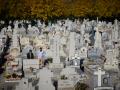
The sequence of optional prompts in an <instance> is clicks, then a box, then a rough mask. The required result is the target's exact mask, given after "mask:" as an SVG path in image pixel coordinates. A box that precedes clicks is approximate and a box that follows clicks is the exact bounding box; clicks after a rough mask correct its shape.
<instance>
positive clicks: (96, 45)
mask: <svg viewBox="0 0 120 90" xmlns="http://www.w3.org/2000/svg"><path fill="white" fill-rule="evenodd" d="M94 39H95V43H94V48H99V49H102V39H101V34H100V32H99V30H98V27H96V33H95V37H94Z"/></svg>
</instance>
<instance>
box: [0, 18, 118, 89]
mask: <svg viewBox="0 0 120 90" xmlns="http://www.w3.org/2000/svg"><path fill="white" fill-rule="evenodd" d="M35 22H36V24H35V25H32V24H31V22H30V21H26V20H22V21H14V22H13V25H14V27H11V26H10V25H11V21H10V22H9V25H8V26H7V27H6V26H5V27H4V28H2V29H1V32H0V51H1V52H2V49H3V47H4V45H3V42H5V39H6V36H9V37H10V38H11V46H10V48H9V50H8V53H9V54H8V55H7V56H6V58H7V61H6V63H5V69H6V70H5V75H4V77H5V83H15V84H14V85H13V86H11V87H14V88H12V89H11V90H14V89H15V90H78V89H77V88H80V87H79V84H82V83H84V85H86V86H87V87H86V88H87V90H114V89H115V90H120V73H119V72H120V69H119V64H120V62H119V61H120V22H119V21H118V20H115V22H114V23H112V22H108V23H107V22H105V21H98V20H92V21H90V20H88V19H84V20H83V21H79V20H74V21H72V20H69V19H67V20H58V21H57V22H56V23H51V22H49V23H48V25H45V23H44V22H40V20H37V21H35ZM25 23H26V25H27V28H26V27H25V25H24V24H25ZM1 24H4V21H1ZM40 48H42V51H43V52H44V56H43V57H42V60H43V61H47V64H45V65H43V62H41V61H40V60H39V58H38V56H37V55H38V54H37V52H38V51H39V50H40ZM30 50H31V51H32V53H33V56H34V57H33V58H28V56H27V54H28V52H29V51H30ZM0 88H5V90H7V86H6V87H4V86H3V87H0ZM56 88H57V89H56ZM9 90H10V88H9Z"/></svg>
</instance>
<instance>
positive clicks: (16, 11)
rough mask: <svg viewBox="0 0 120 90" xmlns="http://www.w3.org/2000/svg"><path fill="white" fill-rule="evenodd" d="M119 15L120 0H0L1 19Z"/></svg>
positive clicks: (110, 16) (105, 16)
mask: <svg viewBox="0 0 120 90" xmlns="http://www.w3.org/2000/svg"><path fill="white" fill-rule="evenodd" d="M119 15H120V0H0V16H1V17H0V18H1V19H6V18H7V19H10V18H13V19H42V20H44V21H47V20H49V19H54V18H55V17H58V18H59V17H61V16H62V17H64V18H66V17H70V16H73V17H78V18H79V17H88V16H90V17H99V18H102V17H104V18H108V17H109V18H112V17H119Z"/></svg>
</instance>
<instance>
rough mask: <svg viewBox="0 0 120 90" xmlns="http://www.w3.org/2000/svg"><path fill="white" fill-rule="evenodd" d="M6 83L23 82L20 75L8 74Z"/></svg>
mask: <svg viewBox="0 0 120 90" xmlns="http://www.w3.org/2000/svg"><path fill="white" fill-rule="evenodd" d="M5 77H6V81H16V80H21V77H22V76H21V75H18V74H17V73H13V74H7V75H6V76H5Z"/></svg>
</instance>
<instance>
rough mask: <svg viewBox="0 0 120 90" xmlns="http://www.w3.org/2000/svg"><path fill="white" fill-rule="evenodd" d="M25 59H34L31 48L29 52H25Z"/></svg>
mask: <svg viewBox="0 0 120 90" xmlns="http://www.w3.org/2000/svg"><path fill="white" fill-rule="evenodd" d="M27 59H34V54H33V52H32V50H29V52H28V53H27Z"/></svg>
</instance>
